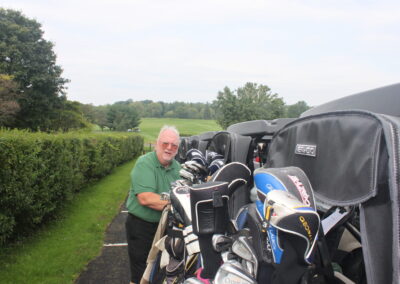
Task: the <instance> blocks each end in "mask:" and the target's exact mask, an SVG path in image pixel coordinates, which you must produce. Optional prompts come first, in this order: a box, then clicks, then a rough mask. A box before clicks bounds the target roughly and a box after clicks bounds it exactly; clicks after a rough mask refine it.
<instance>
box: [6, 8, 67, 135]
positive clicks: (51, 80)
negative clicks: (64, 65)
mask: <svg viewBox="0 0 400 284" xmlns="http://www.w3.org/2000/svg"><path fill="white" fill-rule="evenodd" d="M61 73H62V69H61V67H60V66H58V65H56V55H55V53H54V52H53V43H51V42H50V41H47V40H45V39H43V31H42V29H41V25H40V24H39V23H38V22H37V21H35V20H32V19H28V18H27V17H25V16H24V15H22V14H21V12H18V11H14V10H6V9H2V8H0V74H6V75H10V76H13V80H14V81H15V82H16V83H17V84H18V92H17V94H18V96H17V98H16V99H17V102H18V104H19V106H20V111H19V112H18V113H17V114H16V119H15V124H14V126H15V127H19V128H30V129H33V130H36V129H38V128H40V129H43V130H47V129H54V128H56V127H57V123H55V124H53V122H52V119H53V118H54V117H56V116H57V115H56V113H57V112H58V111H59V110H62V109H63V105H64V103H65V102H66V98H65V93H64V90H65V86H64V85H65V84H66V83H67V82H68V80H67V79H64V78H62V77H61Z"/></svg>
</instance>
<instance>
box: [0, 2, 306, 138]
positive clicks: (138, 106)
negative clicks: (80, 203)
mask: <svg viewBox="0 0 400 284" xmlns="http://www.w3.org/2000/svg"><path fill="white" fill-rule="evenodd" d="M43 34H44V32H43V30H42V28H41V24H40V23H38V22H37V21H36V20H33V19H29V18H27V17H26V16H24V15H23V14H22V13H21V12H19V11H14V10H9V9H2V8H0V127H7V128H19V129H30V130H33V131H37V130H40V131H54V130H56V131H57V130H61V131H69V130H72V129H82V128H91V127H92V126H93V124H95V125H98V126H99V127H100V128H101V129H110V130H118V131H126V130H127V129H132V128H135V127H137V126H138V125H139V124H140V118H142V117H158V118H163V117H165V118H183V119H215V120H216V121H217V122H218V123H219V124H220V125H221V126H222V127H223V128H226V127H227V126H228V125H230V124H232V123H236V122H240V121H246V120H253V119H274V118H278V117H298V116H299V115H300V114H301V113H302V112H303V111H305V110H307V109H308V108H309V106H308V105H307V103H305V102H304V101H300V102H298V103H296V104H293V105H286V104H285V103H284V101H283V98H281V97H279V96H278V94H275V93H272V92H271V90H270V88H269V87H268V86H266V85H261V84H260V85H259V84H257V83H251V82H249V83H246V84H245V85H244V86H243V87H239V88H237V89H234V90H231V89H230V88H229V87H225V88H224V89H223V90H222V91H219V92H218V96H217V99H216V100H214V101H212V102H211V103H189V102H172V103H167V102H161V101H158V102H154V101H152V100H143V101H133V100H127V101H121V102H116V103H113V104H109V105H102V106H94V105H92V104H82V103H80V102H76V101H70V100H68V99H67V96H66V89H67V88H66V84H67V83H68V82H69V80H68V79H66V78H63V77H62V72H63V70H62V68H61V67H60V66H59V65H57V64H56V59H57V56H56V54H55V53H54V51H53V46H54V44H53V43H52V42H50V41H47V40H45V39H44V38H43Z"/></svg>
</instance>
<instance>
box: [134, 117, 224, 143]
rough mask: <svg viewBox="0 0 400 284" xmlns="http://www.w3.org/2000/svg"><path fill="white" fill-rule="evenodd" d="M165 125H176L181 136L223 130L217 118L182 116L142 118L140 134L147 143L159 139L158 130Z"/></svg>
mask: <svg viewBox="0 0 400 284" xmlns="http://www.w3.org/2000/svg"><path fill="white" fill-rule="evenodd" d="M163 125H173V126H175V127H176V128H177V129H178V130H179V132H180V133H181V136H191V135H197V134H201V133H203V132H207V131H219V130H222V128H221V126H219V125H218V124H217V122H216V121H215V120H204V119H180V118H142V119H141V123H140V125H139V128H140V134H141V135H142V136H143V137H144V141H145V143H146V144H147V143H152V144H154V142H155V141H156V139H157V136H158V132H159V131H160V128H161V127H162V126H163Z"/></svg>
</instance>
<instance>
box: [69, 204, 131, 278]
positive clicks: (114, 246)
mask: <svg viewBox="0 0 400 284" xmlns="http://www.w3.org/2000/svg"><path fill="white" fill-rule="evenodd" d="M124 204H125V202H124ZM127 215H128V212H127V211H126V208H125V206H124V205H123V206H121V208H120V212H119V214H118V215H117V216H115V217H114V219H113V221H112V222H111V224H110V225H109V226H108V228H107V230H106V236H105V239H104V244H103V248H102V250H101V254H100V255H99V256H98V257H96V258H95V259H93V260H92V261H91V262H90V263H89V264H88V266H87V267H86V269H85V271H83V272H82V273H81V275H79V277H78V279H77V280H76V282H75V283H77V284H92V283H93V284H94V283H96V284H106V283H107V284H113V283H115V284H128V283H129V273H130V272H129V259H128V249H127V243H126V235H125V220H126V217H127Z"/></svg>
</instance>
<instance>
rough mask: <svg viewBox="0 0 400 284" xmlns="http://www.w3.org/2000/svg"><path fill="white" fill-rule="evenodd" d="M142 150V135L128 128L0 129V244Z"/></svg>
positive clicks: (25, 229) (41, 220)
mask: <svg viewBox="0 0 400 284" xmlns="http://www.w3.org/2000/svg"><path fill="white" fill-rule="evenodd" d="M142 151H143V138H142V137H141V136H138V135H137V134H131V133H106V134H103V133H97V134H95V133H93V134H92V133H66V134H45V133H30V132H28V131H17V130H13V131H7V130H0V246H1V245H4V244H6V243H7V242H8V240H10V239H11V238H15V237H16V238H19V237H20V236H23V235H25V234H27V233H29V232H30V231H32V230H33V229H34V228H35V227H37V226H38V225H40V224H41V223H42V222H44V221H45V220H46V219H48V218H49V217H51V216H52V215H54V212H55V211H56V210H57V209H58V208H60V206H61V205H62V204H63V203H64V202H65V201H66V200H70V199H71V198H72V196H73V194H74V193H76V192H78V191H80V190H81V189H82V188H84V187H85V186H86V185H87V184H88V183H89V182H91V181H93V180H96V179H98V178H101V177H103V176H105V175H107V174H108V173H110V172H111V170H112V169H113V168H114V167H116V166H117V165H119V164H121V163H123V162H126V161H129V160H132V159H133V158H135V157H136V156H138V155H139V154H141V153H142ZM110 190H112V188H110Z"/></svg>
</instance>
